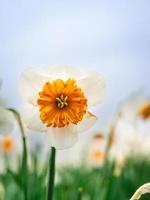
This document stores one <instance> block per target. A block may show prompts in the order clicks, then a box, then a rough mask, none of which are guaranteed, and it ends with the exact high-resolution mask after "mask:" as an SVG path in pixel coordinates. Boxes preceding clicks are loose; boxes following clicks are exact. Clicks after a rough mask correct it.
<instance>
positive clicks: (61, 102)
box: [56, 94, 68, 108]
mask: <svg viewBox="0 0 150 200" xmlns="http://www.w3.org/2000/svg"><path fill="white" fill-rule="evenodd" d="M67 99H68V97H67V96H64V95H63V94H61V95H60V97H56V104H57V107H58V108H64V107H66V106H68V102H67Z"/></svg>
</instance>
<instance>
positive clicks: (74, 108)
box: [20, 66, 105, 149]
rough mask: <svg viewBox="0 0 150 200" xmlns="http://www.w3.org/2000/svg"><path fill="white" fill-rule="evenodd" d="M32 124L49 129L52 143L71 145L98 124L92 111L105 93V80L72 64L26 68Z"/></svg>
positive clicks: (25, 84)
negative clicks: (40, 68)
mask: <svg viewBox="0 0 150 200" xmlns="http://www.w3.org/2000/svg"><path fill="white" fill-rule="evenodd" d="M20 91H21V94H22V96H23V97H24V100H25V112H24V115H23V116H24V121H25V123H26V125H27V127H28V128H30V129H32V130H35V131H44V132H47V134H46V135H47V136H48V137H49V138H50V144H51V146H54V147H56V148H58V149H63V148H68V147H71V146H72V145H73V144H74V143H75V142H76V141H77V138H78V133H81V132H84V131H86V130H88V129H89V128H90V127H92V126H93V125H94V124H95V121H96V117H95V115H94V114H92V113H91V112H89V109H90V108H91V107H92V106H95V105H96V104H98V103H99V102H100V101H101V99H102V97H103V95H104V93H105V81H104V79H103V78H102V76H101V75H99V74H98V73H96V72H91V73H89V74H85V75H82V74H80V72H78V70H76V69H74V68H72V67H70V66H58V67H56V66H55V67H49V68H46V69H45V70H35V69H33V68H29V69H26V70H25V71H24V72H23V73H22V75H21V80H20Z"/></svg>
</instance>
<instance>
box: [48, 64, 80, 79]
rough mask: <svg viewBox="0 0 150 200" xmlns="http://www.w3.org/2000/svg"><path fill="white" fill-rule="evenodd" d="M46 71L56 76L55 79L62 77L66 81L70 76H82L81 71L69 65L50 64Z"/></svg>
mask: <svg viewBox="0 0 150 200" xmlns="http://www.w3.org/2000/svg"><path fill="white" fill-rule="evenodd" d="M45 72H47V73H48V74H50V75H51V76H52V77H54V79H62V80H64V81H66V80H67V79H69V78H75V79H76V78H77V77H79V76H80V71H79V70H77V69H76V68H74V67H71V66H69V65H56V66H50V67H48V68H46V69H45Z"/></svg>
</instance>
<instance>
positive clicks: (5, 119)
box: [0, 106, 15, 136]
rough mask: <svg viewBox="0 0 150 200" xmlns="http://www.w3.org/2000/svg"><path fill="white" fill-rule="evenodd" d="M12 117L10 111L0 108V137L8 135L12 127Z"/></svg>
mask: <svg viewBox="0 0 150 200" xmlns="http://www.w3.org/2000/svg"><path fill="white" fill-rule="evenodd" d="M14 120H15V119H14V116H13V114H12V112H11V111H9V110H7V109H5V108H3V107H1V106H0V135H2V136H6V135H9V134H10V133H11V132H12V130H13V127H14Z"/></svg>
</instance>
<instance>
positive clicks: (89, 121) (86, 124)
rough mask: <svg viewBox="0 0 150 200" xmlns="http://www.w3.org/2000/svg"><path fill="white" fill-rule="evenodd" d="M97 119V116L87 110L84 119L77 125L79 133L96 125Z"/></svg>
mask: <svg viewBox="0 0 150 200" xmlns="http://www.w3.org/2000/svg"><path fill="white" fill-rule="evenodd" d="M96 121H97V118H96V116H95V115H93V114H92V113H90V112H87V113H86V114H85V116H84V118H83V120H82V121H81V122H79V123H78V125H77V130H78V133H81V132H85V131H88V130H89V129H90V128H92V127H93V126H94V125H95V123H96Z"/></svg>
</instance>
